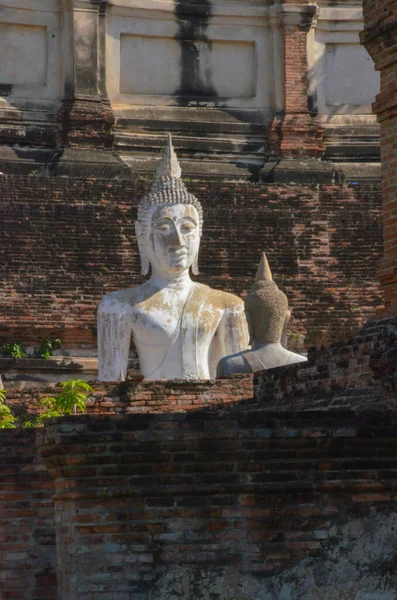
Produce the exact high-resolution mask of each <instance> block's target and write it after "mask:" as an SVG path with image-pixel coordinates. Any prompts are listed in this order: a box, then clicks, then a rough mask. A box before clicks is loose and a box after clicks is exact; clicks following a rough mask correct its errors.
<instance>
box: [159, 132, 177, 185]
mask: <svg viewBox="0 0 397 600" xmlns="http://www.w3.org/2000/svg"><path fill="white" fill-rule="evenodd" d="M156 173H157V177H172V178H174V179H180V177H181V175H182V170H181V166H180V164H179V162H178V158H177V155H176V154H175V150H174V147H173V145H172V139H171V134H170V133H169V134H168V137H167V142H166V145H165V148H164V150H163V156H162V159H161V162H160V164H159V165H158V167H157V172H156Z"/></svg>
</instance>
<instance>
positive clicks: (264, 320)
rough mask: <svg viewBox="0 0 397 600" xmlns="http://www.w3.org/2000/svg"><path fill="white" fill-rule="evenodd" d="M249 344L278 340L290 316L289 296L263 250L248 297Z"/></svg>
mask: <svg viewBox="0 0 397 600" xmlns="http://www.w3.org/2000/svg"><path fill="white" fill-rule="evenodd" d="M245 312H246V316H247V322H248V327H249V331H250V337H251V340H250V343H251V344H253V345H255V344H273V343H279V342H280V341H281V339H282V337H283V333H284V331H285V328H286V326H287V324H288V321H289V319H290V317H291V311H290V310H289V309H288V299H287V296H286V295H285V294H284V293H283V292H282V291H281V290H279V288H278V286H277V284H276V283H275V282H274V281H273V276H272V273H271V270H270V267H269V263H268V261H267V258H266V254H265V253H264V252H263V254H262V258H261V262H260V264H259V267H258V270H257V272H256V276H255V283H254V284H253V286H252V288H251V291H250V293H249V294H248V296H247V297H246V299H245Z"/></svg>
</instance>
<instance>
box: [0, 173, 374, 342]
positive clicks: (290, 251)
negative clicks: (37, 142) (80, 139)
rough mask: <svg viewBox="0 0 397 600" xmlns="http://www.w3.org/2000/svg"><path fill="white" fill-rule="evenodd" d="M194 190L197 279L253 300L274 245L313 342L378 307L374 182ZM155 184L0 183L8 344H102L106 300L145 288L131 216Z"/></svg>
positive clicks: (0, 309) (212, 185)
mask: <svg viewBox="0 0 397 600" xmlns="http://www.w3.org/2000/svg"><path fill="white" fill-rule="evenodd" d="M186 183H187V186H188V188H189V189H190V190H191V191H192V192H194V193H195V194H196V195H197V196H198V197H199V198H200V200H201V201H202V203H203V205H204V211H205V216H206V220H205V224H204V237H203V241H202V248H201V254H200V269H201V273H202V274H201V275H200V277H199V280H200V281H202V282H205V283H208V284H210V285H211V286H213V287H216V288H219V289H223V290H228V291H232V292H234V293H236V294H241V295H244V294H245V293H246V292H247V290H248V289H249V287H250V285H251V283H252V281H253V278H254V275H255V271H256V266H257V264H258V262H259V258H260V255H261V252H262V250H264V249H265V250H266V252H267V253H268V256H269V260H270V264H271V266H272V269H273V271H274V274H275V277H276V280H277V282H278V283H279V285H280V287H282V289H283V290H284V291H286V293H287V294H288V296H289V299H290V303H291V305H292V307H293V309H294V315H295V316H294V320H293V322H292V323H291V330H292V331H293V332H295V333H303V334H306V335H307V338H306V343H307V345H312V344H313V343H316V342H318V341H321V342H323V343H325V342H327V341H332V340H337V339H341V338H345V337H348V336H349V335H350V334H351V332H352V331H356V330H357V329H358V328H359V326H360V325H361V324H362V323H363V322H364V321H366V320H367V319H368V317H369V316H370V315H372V314H373V313H374V312H375V310H376V308H377V306H379V304H380V292H379V287H378V283H377V282H376V278H375V270H376V265H377V262H378V260H379V255H380V249H381V233H380V219H379V217H380V190H379V188H378V186H377V185H376V184H375V183H361V184H359V183H358V182H351V183H350V184H349V185H332V186H331V185H322V186H318V185H312V186H310V185H308V186H298V185H296V186H295V185H290V186H289V185H278V186H276V185H270V184H269V185H259V184H249V183H241V184H234V183H233V184H226V183H224V182H215V181H212V182H209V183H208V182H203V181H200V180H197V181H187V182H186ZM147 185H148V182H147V181H146V180H145V179H143V178H135V179H134V180H123V181H115V180H98V179H84V180H83V179H68V178H66V177H53V178H38V177H22V176H12V175H6V176H3V177H0V186H1V192H0V220H1V223H2V226H3V227H2V230H3V235H2V243H1V245H0V270H1V277H0V282H1V283H0V314H1V315H2V317H1V320H0V342H4V341H7V340H15V339H19V340H20V341H22V342H25V343H33V344H34V343H38V342H39V341H40V340H41V339H42V338H43V337H49V336H55V335H56V336H60V337H61V338H62V340H63V343H64V345H65V346H66V347H69V348H71V347H74V348H78V347H89V348H90V347H92V348H94V347H95V335H96V331H95V325H96V314H95V312H96V306H97V304H98V302H99V300H100V298H101V297H102V296H103V295H104V294H105V293H107V292H110V291H113V290H116V289H122V288H123V287H128V286H130V285H136V284H139V283H141V282H142V278H141V276H140V275H139V272H140V268H139V257H138V253H137V247H136V243H135V238H134V218H135V213H136V207H137V202H138V201H139V199H140V198H141V197H142V195H143V194H144V191H145V189H146V187H147Z"/></svg>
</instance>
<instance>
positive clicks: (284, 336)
mask: <svg viewBox="0 0 397 600" xmlns="http://www.w3.org/2000/svg"><path fill="white" fill-rule="evenodd" d="M291 315H292V312H291V310H290V309H288V310H287V312H286V313H285V318H284V325H283V332H282V334H281V340H280V343H281V345H282V346H283V347H284V348H287V345H288V337H287V325H288V323H289V321H290V319H291Z"/></svg>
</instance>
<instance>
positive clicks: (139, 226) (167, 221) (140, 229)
mask: <svg viewBox="0 0 397 600" xmlns="http://www.w3.org/2000/svg"><path fill="white" fill-rule="evenodd" d="M202 228H203V211H202V207H201V204H200V202H199V201H198V200H197V198H196V197H195V196H193V195H192V194H190V193H189V192H188V191H187V189H186V187H185V185H184V183H183V181H182V179H181V167H180V165H179V163H178V159H177V157H176V154H175V152H174V149H173V146H172V141H171V136H170V135H169V136H168V140H167V144H166V147H165V149H164V152H163V157H162V160H161V162H160V164H159V166H158V168H157V176H156V180H155V182H154V184H153V185H152V187H151V189H150V191H149V193H148V194H147V195H146V196H145V197H144V198H143V199H142V200H141V201H140V203H139V206H138V219H137V221H136V223H135V231H136V236H137V240H138V246H139V253H140V257H141V273H142V275H147V274H148V273H149V268H150V266H151V267H152V272H153V271H154V270H156V271H157V272H159V273H160V274H161V275H163V276H165V277H171V278H172V277H174V276H177V275H178V274H180V273H183V272H185V271H188V270H189V268H190V267H191V268H192V272H193V274H194V275H198V252H199V246H200V239H201V234H202Z"/></svg>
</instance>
